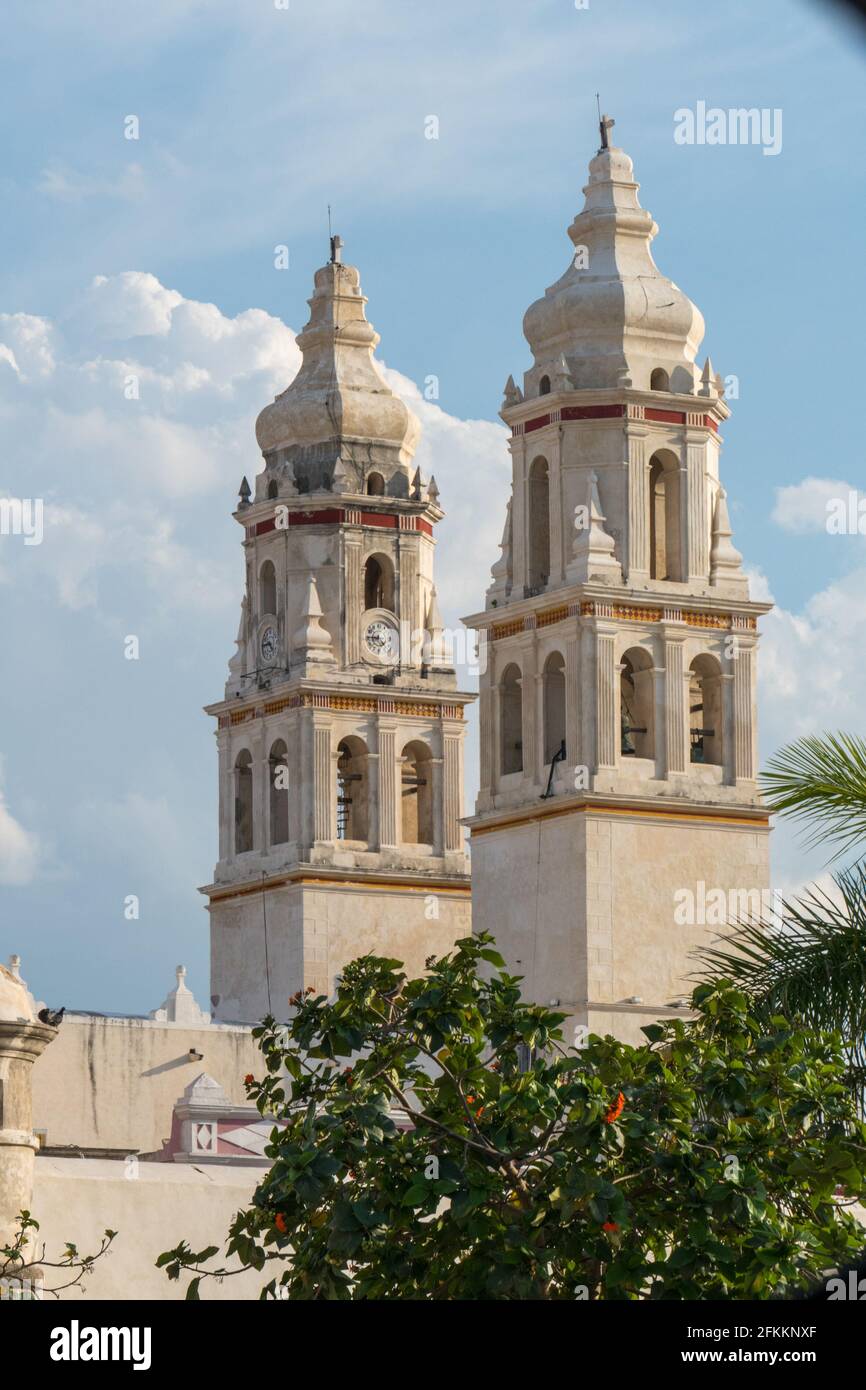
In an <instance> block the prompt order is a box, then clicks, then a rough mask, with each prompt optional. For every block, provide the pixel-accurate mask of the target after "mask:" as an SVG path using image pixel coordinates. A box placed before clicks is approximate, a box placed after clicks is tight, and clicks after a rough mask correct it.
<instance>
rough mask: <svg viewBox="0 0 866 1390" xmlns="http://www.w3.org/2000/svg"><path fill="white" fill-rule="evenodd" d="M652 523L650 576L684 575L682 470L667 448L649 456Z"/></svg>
mask: <svg viewBox="0 0 866 1390" xmlns="http://www.w3.org/2000/svg"><path fill="white" fill-rule="evenodd" d="M649 523H650V526H649V531H650V578H651V579H681V578H682V547H681V544H680V470H679V462H678V460H677V458H676V457H675V455H673V454H670V453H668V452H666V451H665V452H663V453H658V454H653V456H652V458H651V459H650V468H649Z"/></svg>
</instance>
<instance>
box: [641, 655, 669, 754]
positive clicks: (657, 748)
mask: <svg viewBox="0 0 866 1390" xmlns="http://www.w3.org/2000/svg"><path fill="white" fill-rule="evenodd" d="M646 674H647V675H648V676H649V677H650V678H651V679H652V683H653V694H652V701H653V757H654V760H655V765H656V766H655V773H654V776H656V777H658V778H661V779H664V777H665V769H666V765H667V729H666V727H665V668H664V666H652V667H650V669H649V671H647V673H646Z"/></svg>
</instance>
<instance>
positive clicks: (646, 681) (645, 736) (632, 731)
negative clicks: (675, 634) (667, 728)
mask: <svg viewBox="0 0 866 1390" xmlns="http://www.w3.org/2000/svg"><path fill="white" fill-rule="evenodd" d="M652 664H653V663H652V657H651V656H650V654H649V652H647V651H645V650H644V649H643V647H632V648H631V650H630V651H627V652H626V653H625V655H624V656H623V659H622V671H621V672H620V678H619V690H620V705H619V711H620V712H619V725H620V752H621V754H622V756H623V757H624V758H653V757H655V687H654V685H653V673H652Z"/></svg>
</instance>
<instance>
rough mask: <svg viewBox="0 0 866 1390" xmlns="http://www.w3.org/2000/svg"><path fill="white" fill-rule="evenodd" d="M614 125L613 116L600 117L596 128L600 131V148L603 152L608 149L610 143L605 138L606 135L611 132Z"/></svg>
mask: <svg viewBox="0 0 866 1390" xmlns="http://www.w3.org/2000/svg"><path fill="white" fill-rule="evenodd" d="M615 125H616V121H615V120H614V118H613V116H602V117H601V119H600V120H599V123H598V128H599V130H600V131H601V148H602V149H603V150H609V149H610V141H609V140H608V138H607V134H608V131H609V130H612V129H613V127H614V126H615Z"/></svg>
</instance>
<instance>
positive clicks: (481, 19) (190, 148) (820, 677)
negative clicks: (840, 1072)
mask: <svg viewBox="0 0 866 1390" xmlns="http://www.w3.org/2000/svg"><path fill="white" fill-rule="evenodd" d="M4 31H5V32H4V49H5V56H6V65H5V70H4V82H3V87H2V93H0V122H2V144H3V150H4V159H3V164H2V169H0V194H2V198H3V205H4V211H5V216H4V219H3V226H2V230H0V238H2V244H0V432H2V449H0V494H2V493H5V494H7V495H10V496H15V497H35V496H38V497H44V498H45V502H46V516H47V520H48V522H49V523H50V524H48V525H47V528H46V537H45V540H44V543H43V544H42V545H41V546H39V547H28V548H25V547H23V545H22V543H21V538H20V537H18V538H16V537H0V602H2V605H3V614H4V625H3V626H4V643H3V650H4V656H5V669H6V681H5V682H4V699H3V705H2V708H3V718H2V723H0V797H2V801H0V958H5V957H6V956H7V955H8V954H9V953H10V952H11V951H18V952H20V953H21V955H22V957H23V959H24V973H25V975H26V977H27V978H28V980H29V982H30V984H31V986H32V987H33V989H34V990H35V992H36V993H37V994H38V995H39V996H40V997H44V998H47V999H50V1000H52V1002H66V1003H68V1004H70V1005H76V1006H79V1007H81V1006H89V1007H93V1008H100V1009H106V1010H124V1009H128V1010H131V1011H145V1010H147V1009H150V1008H154V1007H156V1006H157V1005H159V1003H160V1002H161V1000H162V998H163V995H164V994H165V992H166V990H167V989H168V988H169V987H170V985H171V984H172V982H173V969H174V966H175V964H176V963H177V962H178V961H180V960H183V961H184V962H185V963H186V964H187V965H188V967H189V970H190V976H189V982H190V984H191V985H192V987H193V988H194V989H195V990H196V992H197V994H198V995H199V997H200V998H201V999H202V1001H203V1002H204V1001H206V998H207V994H208V985H207V919H206V916H205V913H204V911H203V909H202V907H201V899H200V897H199V895H198V894H197V893H196V891H195V890H196V886H197V885H198V884H200V883H204V882H207V881H208V879H209V877H210V872H211V868H212V864H213V860H214V857H215V851H216V806H215V802H216V764H215V750H214V746H213V741H212V736H211V730H210V728H209V721H208V720H207V719H206V717H205V716H204V715H203V714H202V713H201V706H202V705H203V704H204V703H205V702H206V701H209V700H213V699H215V698H217V697H218V696H219V694H220V692H221V689H222V684H223V681H224V679H225V663H226V660H227V658H228V656H229V654H230V652H231V651H232V649H233V638H234V633H235V630H236V625H237V606H238V603H239V599H240V580H241V562H240V546H239V533H238V528H237V526H236V524H235V523H234V522H233V521H232V519H231V516H230V512H231V509H232V505H233V501H234V496H235V493H236V488H237V484H238V481H239V479H240V477H241V475H242V474H243V473H248V474H250V475H251V474H252V473H253V472H255V471H256V470H257V468H258V460H257V451H256V447H255V441H254V436H253V431H252V426H253V422H254V419H255V415H256V414H257V412H258V410H259V409H260V408H261V406H262V405H263V404H264V403H265V402H266V401H267V400H268V399H270V398H271V397H272V396H273V394H274V393H275V391H276V390H278V389H281V388H282V386H284V385H285V384H286V382H287V381H288V379H289V377H290V375H291V373H292V372H293V371H294V369H295V365H296V360H297V353H296V350H295V349H294V343H293V334H294V332H295V331H297V330H298V329H299V328H300V327H301V326H302V325H303V323H304V321H305V319H306V299H307V296H308V294H309V293H310V287H311V277H312V272H313V270H314V269H315V267H316V266H318V265H319V264H321V263H322V261H323V260H324V259H325V257H326V250H327V240H326V239H327V214H326V207H327V204H328V203H329V202H330V203H331V204H332V206H333V210H334V227H335V230H338V231H339V232H340V233H341V234H342V236H343V238H344V240H345V242H346V252H345V255H346V259H347V260H350V261H351V262H353V263H354V264H357V265H359V266H360V268H361V271H362V278H363V286H364V289H365V292H366V293H367V294H368V296H369V299H370V305H369V312H370V317H371V319H372V321H373V322H374V324H375V326H376V328H377V329H378V330H379V332H380V333H381V335H382V344H381V348H380V350H379V355H380V357H381V359H382V360H383V361H384V362H385V363H386V364H387V366H388V368H390V369H391V370H392V371H393V373H394V374H395V375H394V376H393V380H394V382H395V384H396V385H398V386H399V387H400V388H401V389H403V390H405V391H406V392H407V393H408V394H409V395H411V394H412V392H413V390H414V388H413V385H412V383H418V382H422V381H423V379H424V378H425V377H427V376H428V375H429V374H431V373H432V374H435V375H437V376H438V377H439V380H440V390H441V395H440V399H439V401H438V403H437V405H435V406H433V405H428V404H427V403H426V402H423V401H420V402H417V408H418V412H419V414H420V415H421V416H422V422H423V423H424V426H425V439H424V443H423V445H422V455H421V461H422V466H423V467H424V468H425V470H426V471H429V470H430V468H431V467H432V469H433V470H434V471H435V472H436V475H437V478H438V479H439V481H440V484H441V486H442V500H443V503H444V505H445V507H446V509H447V511H448V520H447V521H446V523H445V528H446V529H445V531H443V539H442V543H441V549H440V558H439V565H440V575H441V578H442V584H441V587H442V592H443V598H444V600H445V609H446V620H448V619H450V620H452V621H453V620H454V619H455V618H456V617H457V615H458V614H459V613H460V612H467V611H471V610H473V609H475V608H477V607H480V606H481V595H482V593H483V588H484V585H485V582H486V575H487V570H488V568H489V565H490V564H491V563H492V561H493V560H494V559H495V558H496V555H497V553H498V551H497V547H496V542H497V540H498V537H499V533H500V531H501V526H502V518H503V508H504V504H505V499H506V495H507V486H508V466H507V453H506V451H505V448H504V442H503V440H504V436H503V433H502V431H501V426H500V425H499V424H498V422H497V415H496V412H497V410H498V406H499V403H500V400H501V393H502V386H503V383H504V381H505V379H506V377H507V376H508V374H509V372H513V373H514V374H515V377H516V378H517V379H518V380H519V379H520V374H521V373H522V371H523V370H524V368H525V367H526V366H528V365H529V355H528V350H527V347H526V344H525V342H524V340H523V337H522V333H521V320H522V315H523V312H524V310H525V309H526V307H527V306H528V305H529V304H530V303H531V302H532V300H533V299H535V298H536V297H537V296H538V295H539V294H540V293H541V292H542V291H543V289H544V288H545V286H546V285H549V284H550V283H551V282H552V281H553V280H555V279H556V278H557V277H558V276H559V274H560V273H561V271H562V269H563V268H564V266H565V264H566V259H567V255H568V251H569V243H568V241H567V238H566V236H565V229H566V227H567V226H568V224H569V222H570V221H571V219H572V217H573V216H574V213H575V212H576V211H577V210H578V209H579V208H580V206H581V203H582V195H581V187H582V185H583V183H584V181H585V173H586V165H587V162H588V160H589V158H590V157H591V155H592V153H593V152H594V149H595V145H596V143H597V140H596V129H595V92H596V91H597V90H598V91H600V92H601V96H602V101H603V104H604V107H605V109H606V110H608V111H611V112H612V113H613V114H614V116H615V117H616V121H617V125H616V130H615V139H616V141H617V143H620V144H622V145H623V146H624V147H625V148H626V149H627V150H628V152H629V153H630V154H631V155H632V157H633V159H634V161H635V169H636V176H637V177H638V179H639V180H640V182H641V200H642V202H643V204H644V206H646V207H648V208H649V209H650V210H651V211H652V213H653V214H654V216H655V218H656V220H657V221H658V223H659V224H660V227H661V232H660V234H659V236H658V238H657V239H656V242H655V244H654V250H655V254H656V259H657V261H658V263H659V265H660V266H661V268H662V270H664V271H665V272H666V273H667V274H669V275H671V276H672V278H673V279H675V280H676V282H677V283H678V284H679V285H680V286H681V287H682V288H683V289H684V290H686V292H687V293H688V294H689V295H690V296H691V297H692V298H693V299H694V300H695V301H696V303H697V304H698V305H699V306H700V308H701V310H702V312H703V314H704V316H705V319H706V322H707V335H706V338H705V342H704V348H703V351H709V352H710V354H711V355H712V358H713V362H714V365H715V366H716V368H717V369H718V370H720V371H721V372H722V373H723V374H724V375H727V374H729V373H733V374H736V376H737V377H738V378H739V399H738V400H737V401H735V402H733V403H732V404H733V406H734V415H733V418H732V420H731V421H730V422H729V424H728V426H727V428H726V431H725V440H726V447H725V452H724V455H723V469H724V478H725V482H726V485H727V487H728V491H729V494H730V497H731V503H732V516H733V522H734V527H735V540H736V542H737V544H738V546H739V548H740V549H741V550H742V551H743V552H744V554H745V557H746V561H747V563H748V565H749V567H750V568H751V569H752V570H754V571H757V572H759V575H760V577H759V581H758V582H759V583H760V584H761V585H762V587H765V588H768V589H769V591H770V592H772V595H773V597H774V598H775V600H776V602H777V604H778V611H777V613H776V614H775V615H774V616H773V617H772V618H771V619H770V620H768V623H767V624H766V629H765V631H766V635H765V640H764V648H763V651H764V657H763V677H762V726H763V752H764V754H765V755H766V754H767V753H769V752H770V751H771V750H772V748H773V747H775V746H777V745H778V744H779V743H780V742H782V741H783V740H784V739H785V738H787V737H790V736H793V735H794V734H797V733H801V732H804V731H805V730H806V729H809V728H812V727H823V726H824V725H833V726H839V727H846V728H856V729H859V730H860V731H861V732H866V714H864V712H863V701H862V699H861V698H860V696H859V689H860V688H861V683H862V668H863V660H862V652H863V649H864V644H866V551H864V538H863V537H859V536H842V537H830V536H828V535H826V533H825V530H824V504H825V500H826V497H827V496H831V495H834V493H836V492H838V491H839V488H840V487H841V486H845V487H851V488H856V487H857V486H858V485H859V484H861V483H862V479H863V457H862V443H861V433H860V428H859V419H858V416H857V412H856V409H854V408H852V404H849V403H853V402H856V401H858V400H859V398H860V396H862V384H861V378H862V372H863V365H862V347H861V343H860V333H859V326H860V323H861V321H862V315H863V307H864V306H863V276H862V269H861V263H862V254H863V253H862V243H863V232H862V228H863V225H864V211H866V209H864V187H863V177H862V173H861V169H862V165H863V154H864V126H866V121H864V114H866V97H864V83H863V76H864V57H866V48H864V35H866V30H862V31H861V30H860V29H859V28H856V27H854V26H853V25H852V23H851V22H850V21H849V20H848V19H847V18H846V16H845V14H844V12H843V11H842V10H841V9H840V8H839V7H837V6H836V5H835V4H832V3H831V4H818V3H807V0H761V4H760V5H759V6H758V5H755V4H754V3H753V0H751V2H750V0H728V3H727V4H725V5H724V6H721V7H704V6H697V5H695V4H694V3H693V0H661V2H660V3H659V4H656V5H654V6H648V5H646V4H645V3H641V2H640V0H590V3H589V6H588V8H587V9H582V10H579V9H577V8H576V7H575V5H574V4H573V3H572V0H536V3H525V0H495V3H494V2H493V0H479V2H478V3H474V4H472V5H471V6H469V5H465V4H460V3H456V0H440V3H438V4H437V5H435V6H421V5H407V4H399V3H397V0H369V2H368V3H347V2H345V0H315V3H313V0H310V3H306V2H305V0H290V4H289V8H288V9H286V10H283V9H278V8H276V6H275V5H274V3H273V0H246V3H245V4H244V5H242V6H239V5H237V4H236V3H228V0H208V3H199V0H151V3H149V4H148V5H146V6H143V5H131V4H129V3H117V2H116V0H114V3H112V2H111V0H105V2H104V3H103V2H102V0H79V3H77V4H76V5H74V6H51V7H46V6H34V5H32V4H25V3H21V4H17V3H10V4H7V6H6V9H5V23H4ZM699 100H703V101H706V102H707V103H708V104H709V105H711V106H712V105H717V106H721V107H725V108H728V107H733V106H758V107H762V108H763V107H769V108H777V107H778V108H781V110H782V113H783V143H782V149H781V152H780V153H779V155H778V156H776V157H766V156H764V155H763V154H762V152H761V149H760V148H756V147H753V146H752V147H750V146H732V147H707V146H693V147H688V146H685V147H684V146H680V145H677V144H676V143H675V142H674V139H673V129H674V121H673V113H674V111H675V110H677V109H678V108H680V107H683V106H688V107H694V105H695V103H696V102H697V101H699ZM129 115H135V116H136V117H137V118H138V121H139V126H140V132H139V139H138V140H127V139H125V138H124V120H125V118H126V117H127V116H129ZM431 115H435V116H436V117H437V118H438V120H439V139H438V140H435V141H434V140H427V139H425V137H424V127H425V120H426V118H427V117H429V116H431ZM283 243H284V244H286V245H287V246H288V248H289V255H290V265H289V269H288V270H287V271H277V270H275V268H274V247H275V245H277V244H283ZM280 321H281V322H280ZM282 325H285V327H284V326H282ZM130 370H132V371H135V372H136V373H137V374H138V375H139V376H140V378H141V399H140V401H139V402H137V403H136V404H135V405H133V404H132V403H130V402H128V401H126V400H125V399H124V397H123V392H122V383H123V380H124V377H125V375H126V373H127V372H128V371H130ZM397 374H399V375H397ZM808 479H813V480H814V481H813V482H811V483H809V482H807V480H808ZM446 533H447V534H446ZM129 633H134V634H136V635H138V636H139V638H140V641H141V659H140V661H138V662H137V663H136V662H126V661H124V660H123V656H122V644H123V638H124V636H125V635H127V634H129ZM776 839H777V854H776V879H777V882H780V883H782V884H789V883H792V882H799V881H801V880H802V878H803V877H804V876H805V875H807V874H808V873H813V872H814V873H817V872H819V871H820V870H821V868H822V863H821V860H820V857H817V858H816V857H814V856H813V857H812V858H811V859H810V858H807V857H806V856H804V855H803V854H802V853H801V852H800V851H799V850H798V848H797V846H796V842H795V840H794V839H793V837H792V836H791V834H790V832H788V831H787V830H783V831H781V832H778V833H777V837H776ZM131 893H135V894H137V895H138V896H139V897H140V900H141V917H140V919H139V920H138V921H137V922H127V921H125V920H124V917H123V910H122V904H123V900H124V898H125V897H126V895H127V894H131Z"/></svg>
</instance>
